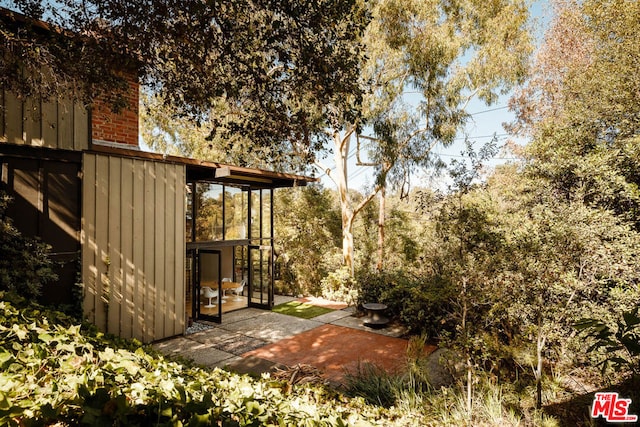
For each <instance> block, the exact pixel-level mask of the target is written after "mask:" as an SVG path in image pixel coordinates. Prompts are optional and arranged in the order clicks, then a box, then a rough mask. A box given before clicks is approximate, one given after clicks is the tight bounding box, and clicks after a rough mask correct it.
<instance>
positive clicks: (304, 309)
mask: <svg viewBox="0 0 640 427" xmlns="http://www.w3.org/2000/svg"><path fill="white" fill-rule="evenodd" d="M273 311H275V312H276V313H281V314H288V315H289V316H295V317H300V318H302V319H311V318H313V317H316V316H320V315H322V314H325V313H330V312H332V311H334V310H333V309H331V308H327V307H319V306H317V305H311V304H306V303H303V302H300V301H289V302H285V303H284V304H280V305H276V306H275V307H273Z"/></svg>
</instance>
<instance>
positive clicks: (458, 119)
mask: <svg viewBox="0 0 640 427" xmlns="http://www.w3.org/2000/svg"><path fill="white" fill-rule="evenodd" d="M368 6H369V12H370V14H371V22H370V23H369V25H368V27H367V29H366V31H365V34H364V37H363V46H364V48H365V52H366V55H365V57H364V58H366V62H365V63H364V64H363V66H362V70H363V74H362V76H361V79H360V82H361V84H362V87H363V93H364V94H365V97H364V101H363V106H362V119H361V120H356V121H346V122H343V123H342V126H340V127H334V128H333V129H332V130H331V139H332V143H333V145H332V151H333V156H334V162H335V171H333V170H331V169H330V168H328V167H327V166H324V165H321V164H318V165H317V167H318V168H319V169H320V170H322V171H324V172H327V174H328V175H329V176H330V177H331V178H332V179H333V180H334V182H335V183H336V187H337V189H338V194H339V200H340V206H341V210H342V228H343V258H344V262H345V264H346V265H347V266H348V267H349V268H350V269H351V270H352V271H353V251H354V243H353V231H352V229H353V221H354V218H355V216H356V215H357V214H358V213H359V212H360V211H361V210H362V208H363V207H364V206H365V205H366V204H367V203H369V201H371V200H372V199H373V198H374V197H375V195H376V194H377V193H378V192H379V191H382V190H383V189H384V188H386V186H387V185H388V184H391V185H392V186H394V187H396V188H397V187H403V186H404V185H406V184H407V183H408V179H409V176H410V175H411V173H412V172H413V171H414V169H415V168H417V167H428V166H431V165H433V164H434V162H435V161H436V160H435V159H434V158H433V156H432V155H431V149H432V148H433V147H434V146H435V145H437V144H443V145H449V144H451V143H452V141H453V140H454V138H455V136H456V135H457V133H458V131H459V130H461V128H462V126H463V125H464V123H465V120H466V119H467V118H468V114H467V112H466V106H467V104H468V102H469V101H470V100H471V99H473V98H474V97H477V98H479V99H481V100H483V101H485V102H486V103H488V104H491V103H492V102H494V101H495V100H496V99H497V97H498V94H499V93H500V92H501V91H503V92H504V91H506V90H508V89H509V88H510V86H511V85H513V84H515V83H517V82H520V81H521V79H522V78H523V76H524V74H525V64H526V59H527V56H528V54H529V52H530V49H531V47H530V36H529V33H528V31H527V27H526V22H527V16H528V15H527V7H526V3H525V2H523V1H520V0H504V1H498V2H493V3H491V4H490V5H489V4H487V3H486V2H480V1H478V2H476V1H471V2H459V1H454V2H451V1H437V0H433V1H423V0H412V1H404V0H403V1H399V0H380V1H375V2H370V3H368ZM407 90H413V91H415V92H416V94H417V95H418V96H417V98H418V104H417V106H414V105H411V103H410V102H408V100H407V97H406V96H405V95H406V91H407ZM367 125H369V126H370V127H369V128H365V126H367ZM366 131H372V132H373V136H367V135H365V132H366ZM354 140H355V143H356V148H355V150H356V153H357V154H358V160H359V161H360V160H361V157H360V155H362V158H364V154H365V152H367V151H368V159H369V162H368V163H367V162H361V163H365V164H369V165H371V166H374V167H375V171H376V173H375V174H376V179H375V184H374V186H373V189H372V191H371V192H369V193H368V195H366V196H365V197H364V198H363V199H362V201H360V202H359V203H354V201H353V200H351V199H350V195H349V186H348V178H349V174H348V164H347V160H348V157H349V155H350V152H351V147H352V143H353V141H354ZM365 140H366V141H368V142H367V144H365V143H364V141H365ZM381 206H384V192H382V200H381ZM383 218H384V216H383V213H382V212H381V226H380V230H382V229H383V227H384V221H383ZM381 240H383V235H381Z"/></svg>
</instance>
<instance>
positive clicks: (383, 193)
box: [376, 185, 387, 272]
mask: <svg viewBox="0 0 640 427" xmlns="http://www.w3.org/2000/svg"><path fill="white" fill-rule="evenodd" d="M386 190H387V188H386V186H384V185H383V186H382V187H381V188H380V209H379V211H378V263H377V264H376V270H378V272H381V271H382V268H383V267H384V222H385V205H386V200H387V197H386Z"/></svg>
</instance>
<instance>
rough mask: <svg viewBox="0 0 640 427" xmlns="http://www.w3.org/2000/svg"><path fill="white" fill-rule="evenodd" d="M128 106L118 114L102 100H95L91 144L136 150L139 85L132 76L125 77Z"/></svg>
mask: <svg viewBox="0 0 640 427" xmlns="http://www.w3.org/2000/svg"><path fill="white" fill-rule="evenodd" d="M127 81H128V84H129V90H128V92H127V95H126V97H127V101H128V106H127V107H126V108H123V109H122V110H120V111H119V112H118V113H114V112H112V111H111V110H110V109H109V106H108V103H107V102H106V101H104V100H97V101H96V102H95V103H94V107H93V109H92V111H91V140H92V143H93V144H100V145H117V146H122V145H125V146H127V147H125V148H133V149H138V148H139V145H138V126H139V124H138V120H139V117H138V101H139V90H140V85H139V84H138V81H137V79H136V78H135V77H134V76H129V77H127Z"/></svg>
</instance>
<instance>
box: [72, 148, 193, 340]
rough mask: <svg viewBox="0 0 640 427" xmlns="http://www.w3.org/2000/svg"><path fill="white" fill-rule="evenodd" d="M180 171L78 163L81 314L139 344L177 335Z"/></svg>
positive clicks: (128, 161) (120, 161)
mask: <svg viewBox="0 0 640 427" xmlns="http://www.w3.org/2000/svg"><path fill="white" fill-rule="evenodd" d="M185 183H186V172H185V166H184V165H177V164H172V163H168V162H160V161H151V160H140V159H133V158H128V157H118V156H112V155H105V154H96V153H84V155H83V200H82V232H81V245H82V276H83V282H84V300H83V308H84V312H85V315H86V316H87V317H88V319H89V320H90V321H91V322H93V323H94V324H95V325H97V326H98V328H100V329H101V330H103V331H105V332H109V333H114V334H117V335H119V336H121V337H123V338H137V339H139V340H141V341H143V342H151V341H156V340H159V339H162V338H167V337H170V336H174V335H179V334H183V333H184V331H185V297H184V295H185V266H184V262H185V215H184V212H185Z"/></svg>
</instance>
